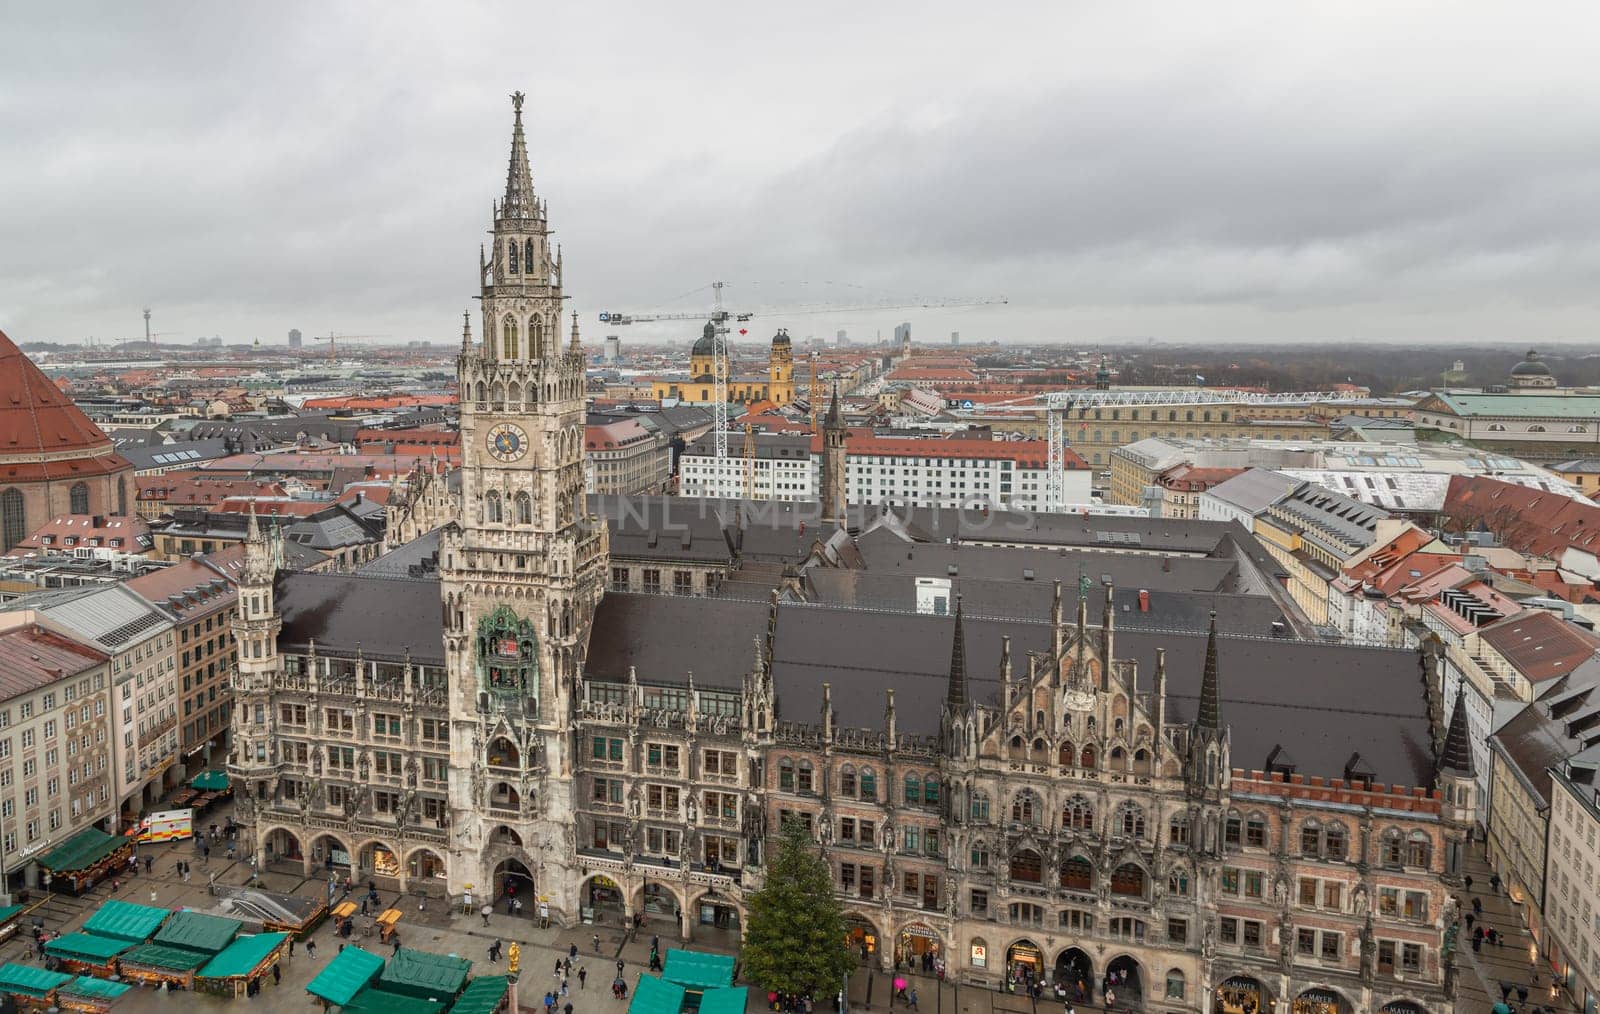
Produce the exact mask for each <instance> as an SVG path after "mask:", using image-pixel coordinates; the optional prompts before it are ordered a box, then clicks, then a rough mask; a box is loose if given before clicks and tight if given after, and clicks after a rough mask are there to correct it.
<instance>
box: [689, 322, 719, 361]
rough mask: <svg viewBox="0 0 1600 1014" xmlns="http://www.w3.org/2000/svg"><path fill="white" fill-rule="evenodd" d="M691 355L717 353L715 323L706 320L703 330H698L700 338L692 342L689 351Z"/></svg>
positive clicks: (712, 354)
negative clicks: (692, 344) (692, 346)
mask: <svg viewBox="0 0 1600 1014" xmlns="http://www.w3.org/2000/svg"><path fill="white" fill-rule="evenodd" d="M689 354H690V355H691V356H714V355H716V354H717V325H715V324H713V323H711V321H709V320H708V321H706V326H705V330H703V331H701V332H700V340H699V341H697V342H695V343H694V348H693V349H691V350H690V351H689Z"/></svg>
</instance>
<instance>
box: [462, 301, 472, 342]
mask: <svg viewBox="0 0 1600 1014" xmlns="http://www.w3.org/2000/svg"><path fill="white" fill-rule="evenodd" d="M461 347H462V349H470V348H472V311H471V310H462V311H461Z"/></svg>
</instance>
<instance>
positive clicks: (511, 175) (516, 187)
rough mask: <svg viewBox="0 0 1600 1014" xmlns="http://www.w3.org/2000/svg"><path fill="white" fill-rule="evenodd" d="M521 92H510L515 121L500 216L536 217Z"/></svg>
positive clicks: (536, 205) (535, 202)
mask: <svg viewBox="0 0 1600 1014" xmlns="http://www.w3.org/2000/svg"><path fill="white" fill-rule="evenodd" d="M522 99H523V95H522V93H521V92H513V93H512V94H511V105H512V108H514V109H515V110H516V122H515V123H514V124H513V125H512V128H511V165H510V166H509V167H508V168H507V170H506V196H505V200H503V201H501V202H500V211H499V214H500V217H501V218H537V217H538V200H537V199H536V198H535V197H534V196H533V174H532V173H531V172H530V171H529V170H528V143H527V141H526V140H525V139H524V138H523V136H522Z"/></svg>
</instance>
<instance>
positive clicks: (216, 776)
mask: <svg viewBox="0 0 1600 1014" xmlns="http://www.w3.org/2000/svg"><path fill="white" fill-rule="evenodd" d="M189 787H190V788H195V789H199V790H200V791H201V792H227V791H228V773H227V772H226V771H218V770H215V769H212V770H210V771H202V772H200V773H199V774H197V775H195V776H194V777H193V778H192V779H190V780H189Z"/></svg>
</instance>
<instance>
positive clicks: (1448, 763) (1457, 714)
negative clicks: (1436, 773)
mask: <svg viewBox="0 0 1600 1014" xmlns="http://www.w3.org/2000/svg"><path fill="white" fill-rule="evenodd" d="M1466 700H1467V695H1466V694H1465V693H1458V694H1456V706H1455V707H1454V708H1452V709H1451V710H1450V728H1449V730H1448V731H1447V732H1446V733H1445V734H1444V746H1443V747H1442V748H1441V749H1440V751H1439V770H1440V771H1448V772H1450V773H1451V774H1455V775H1462V776H1465V777H1467V778H1471V777H1473V776H1474V775H1475V774H1476V771H1475V770H1474V768H1473V763H1472V734H1471V732H1470V730H1469V729H1468V727H1467V704H1466Z"/></svg>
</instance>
